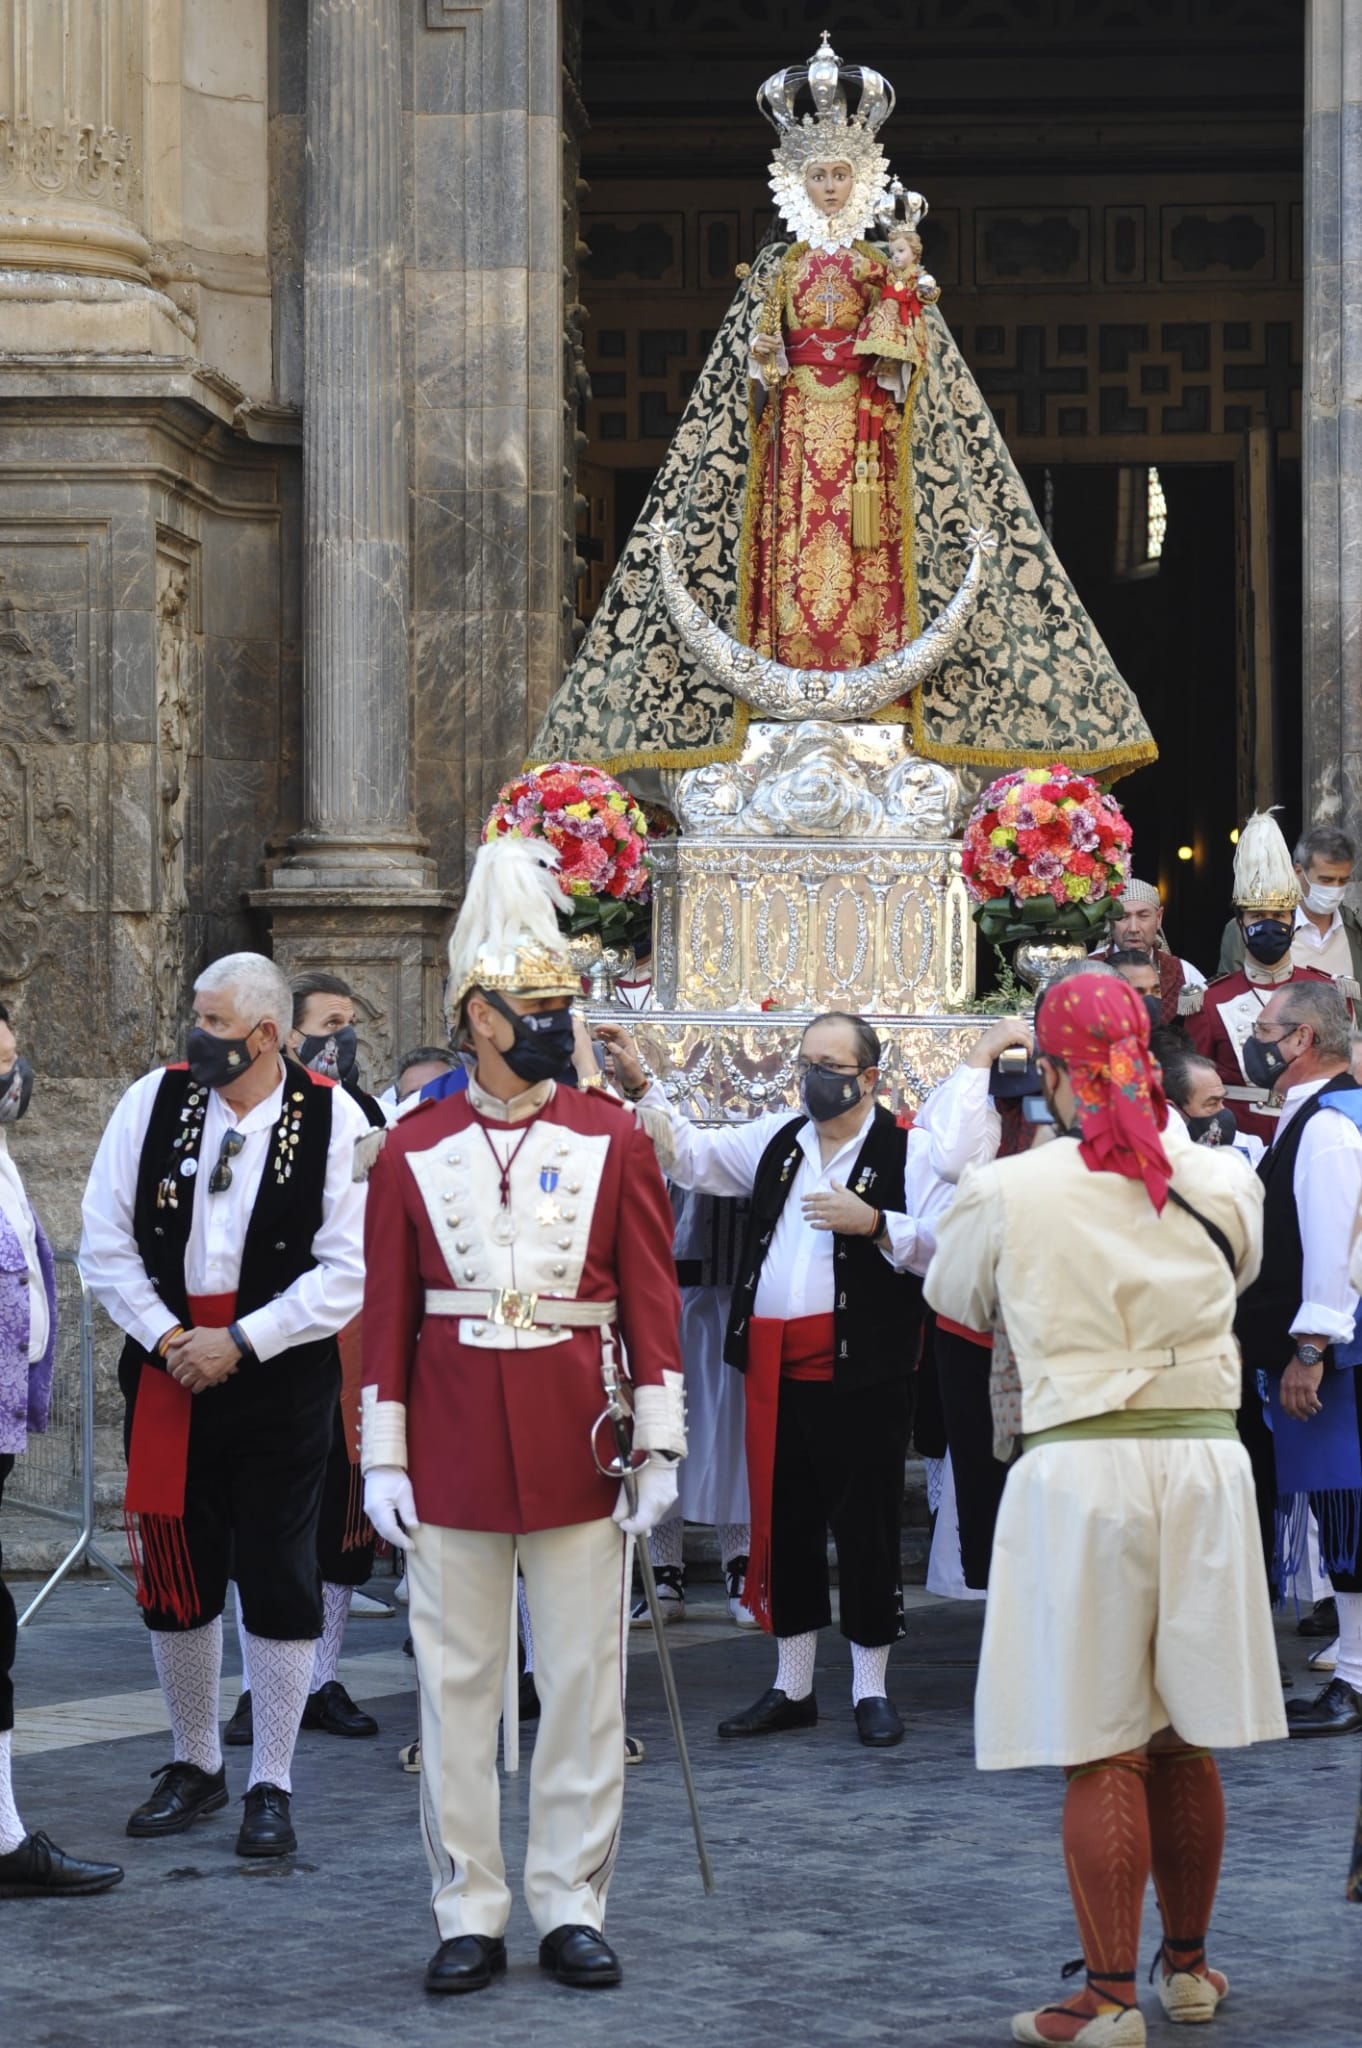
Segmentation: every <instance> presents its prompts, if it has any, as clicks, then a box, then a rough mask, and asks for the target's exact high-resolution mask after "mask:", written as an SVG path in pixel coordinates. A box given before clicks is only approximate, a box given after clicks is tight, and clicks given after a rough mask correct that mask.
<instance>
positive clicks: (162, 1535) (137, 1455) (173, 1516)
mask: <svg viewBox="0 0 1362 2048" xmlns="http://www.w3.org/2000/svg"><path fill="white" fill-rule="evenodd" d="M235 1320H236V1296H235V1294H191V1295H190V1296H189V1321H190V1327H191V1328H193V1329H198V1330H225V1329H226V1328H227V1327H228V1325H229V1324H231V1323H233V1322H235ZM193 1412H194V1396H193V1395H192V1394H191V1393H190V1391H189V1389H188V1387H182V1386H181V1385H180V1382H179V1381H178V1380H173V1379H172V1378H171V1377H170V1374H169V1373H168V1372H167V1371H166V1370H165V1368H164V1367H163V1366H161V1365H153V1364H152V1363H151V1361H150V1360H148V1361H147V1362H146V1363H145V1364H144V1365H143V1367H142V1373H141V1377H140V1379H139V1380H138V1382H137V1403H136V1406H135V1408H134V1410H133V1418H132V1441H131V1442H130V1444H129V1446H128V1481H127V1485H126V1486H125V1488H124V1490H123V1524H124V1527H125V1529H126V1530H127V1536H128V1550H129V1552H130V1553H131V1556H132V1562H133V1570H134V1572H135V1575H136V1578H137V1598H138V1602H139V1604H140V1605H141V1606H143V1607H154V1608H158V1609H159V1610H160V1611H161V1612H162V1613H166V1614H173V1615H174V1616H175V1619H176V1620H177V1621H180V1622H184V1623H186V1624H188V1623H189V1622H191V1621H192V1620H193V1619H194V1616H195V1615H196V1613H197V1612H198V1604H199V1601H198V1588H197V1587H196V1586H195V1584H194V1569H193V1566H192V1564H191V1563H190V1558H189V1547H188V1545H187V1543H186V1541H185V1534H184V1488H185V1474H186V1472H187V1470H188V1466H189V1421H190V1417H191V1415H192V1414H193Z"/></svg>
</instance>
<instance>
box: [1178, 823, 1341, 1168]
mask: <svg viewBox="0 0 1362 2048" xmlns="http://www.w3.org/2000/svg"><path fill="white" fill-rule="evenodd" d="M1299 902H1300V889H1299V886H1298V884H1297V879H1296V874H1295V871H1294V869H1293V867H1292V864H1291V854H1290V852H1289V850H1288V848H1287V844H1286V841H1285V840H1284V839H1283V838H1282V835H1281V830H1280V828H1279V826H1278V824H1277V821H1276V819H1275V818H1274V817H1273V816H1272V814H1271V812H1270V811H1255V812H1254V814H1253V816H1252V817H1251V818H1250V819H1249V821H1248V823H1247V824H1246V825H1245V827H1244V829H1243V831H1242V832H1241V833H1240V835H1239V843H1238V845H1237V846H1236V847H1235V852H1234V905H1235V922H1236V924H1237V925H1238V927H1239V932H1240V936H1241V938H1242V940H1243V945H1244V959H1243V964H1242V966H1240V967H1237V968H1236V969H1235V970H1234V971H1233V973H1230V974H1222V975H1221V976H1220V977H1219V979H1218V980H1216V981H1213V982H1211V984H1210V985H1209V987H1208V988H1207V990H1206V992H1205V996H1204V998H1203V1001H1202V1006H1201V1008H1200V1009H1199V1010H1198V1011H1196V1012H1195V1013H1194V1014H1193V1015H1192V1016H1189V1017H1188V1018H1187V1020H1186V1022H1187V1036H1188V1037H1189V1038H1190V1040H1191V1042H1192V1045H1193V1048H1194V1049H1195V1050H1196V1051H1197V1052H1199V1053H1201V1054H1202V1055H1203V1056H1204V1057H1205V1058H1206V1059H1209V1060H1210V1061H1212V1063H1213V1064H1214V1066H1215V1069H1216V1071H1217V1073H1218V1074H1219V1075H1220V1078H1221V1080H1222V1081H1223V1082H1224V1083H1225V1096H1226V1100H1227V1101H1228V1103H1229V1106H1230V1109H1231V1110H1232V1111H1233V1113H1234V1120H1235V1122H1236V1123H1237V1124H1238V1126H1239V1128H1240V1130H1241V1131H1250V1132H1252V1134H1253V1136H1254V1137H1256V1138H1261V1139H1262V1141H1263V1143H1264V1144H1265V1145H1270V1144H1271V1143H1272V1136H1273V1132H1274V1131H1275V1130H1276V1128H1277V1117H1278V1114H1279V1110H1280V1104H1279V1102H1278V1101H1277V1099H1276V1097H1275V1095H1274V1093H1273V1091H1272V1089H1271V1087H1265V1086H1264V1085H1263V1084H1262V1083H1261V1081H1259V1080H1258V1079H1256V1078H1255V1076H1254V1075H1253V1074H1252V1073H1250V1071H1249V1068H1248V1066H1247V1064H1246V1062H1245V1058H1244V1051H1245V1046H1246V1044H1247V1042H1248V1040H1249V1038H1250V1037H1251V1035H1252V1031H1253V1025H1254V1020H1255V1019H1256V1018H1257V1017H1258V1016H1259V1015H1260V1014H1261V1012H1262V1009H1263V1006H1264V1005H1265V1004H1266V1003H1267V1002H1268V1000H1269V999H1270V997H1271V996H1272V995H1273V993H1274V991H1275V990H1277V989H1279V988H1282V987H1284V986H1286V985H1288V984H1298V983H1303V982H1319V983H1322V984H1325V985H1327V984H1328V981H1329V977H1328V975H1326V974H1320V973H1318V972H1317V971H1316V970H1315V969H1314V968H1312V967H1299V966H1297V965H1295V963H1294V962H1293V960H1292V957H1291V935H1292V930H1293V927H1294V922H1295V915H1296V906H1297V904H1298V903H1299Z"/></svg>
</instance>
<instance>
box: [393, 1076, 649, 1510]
mask: <svg viewBox="0 0 1362 2048" xmlns="http://www.w3.org/2000/svg"><path fill="white" fill-rule="evenodd" d="M487 1134H490V1136H491V1137H492V1138H493V1139H495V1140H496V1141H497V1144H498V1146H499V1148H500V1151H501V1154H502V1157H503V1158H504V1156H505V1153H506V1150H507V1144H508V1140H509V1141H510V1142H511V1143H515V1142H517V1141H518V1140H520V1139H521V1138H522V1136H523V1138H524V1142H523V1144H521V1146H520V1149H519V1151H518V1152H517V1153H516V1156H515V1159H514V1162H513V1164H512V1166H511V1169H510V1180H509V1185H510V1210H511V1214H512V1216H513V1217H514V1220H515V1236H514V1239H513V1241H512V1242H511V1243H509V1244H501V1243H498V1242H496V1240H495V1237H494V1234H493V1232H492V1230H491V1228H490V1225H491V1223H492V1221H493V1219H494V1217H495V1215H496V1213H497V1211H498V1208H499V1206H500V1185H499V1183H500V1174H501V1168H500V1165H499V1163H498V1162H497V1161H496V1160H495V1159H494V1157H493V1150H492V1146H491V1144H490V1143H489V1142H488V1135H487ZM672 1229H673V1225H672V1212H671V1205H670V1203H669V1201H668V1199H667V1192H666V1187H665V1184H664V1182H663V1179H662V1174H661V1172H660V1170H659V1168H658V1164H657V1158H656V1155H655V1153H654V1151H653V1146H652V1142H651V1140H650V1139H649V1137H648V1135H647V1133H646V1132H645V1131H644V1129H643V1128H642V1126H641V1124H639V1122H638V1121H637V1120H636V1119H635V1117H634V1116H632V1115H631V1114H630V1112H629V1111H628V1110H626V1109H625V1108H624V1107H623V1106H622V1105H621V1104H620V1103H618V1102H616V1101H615V1100H614V1099H613V1098H612V1097H610V1096H607V1095H603V1094H602V1093H600V1092H599V1091H595V1090H591V1091H585V1092H582V1091H579V1090H576V1089H570V1088H562V1087H560V1088H556V1089H555V1090H554V1092H553V1094H552V1096H551V1098H550V1100H549V1101H548V1102H547V1103H546V1104H545V1106H544V1108H543V1109H542V1110H541V1111H540V1112H539V1114H538V1116H537V1117H535V1118H533V1119H531V1120H529V1121H527V1122H523V1123H516V1124H503V1123H487V1124H485V1125H484V1124H483V1123H482V1122H481V1120H480V1119H479V1118H478V1116H477V1114H476V1112H475V1111H474V1109H473V1107H472V1105H471V1103H470V1101H469V1098H468V1097H467V1095H464V1094H459V1095H450V1096H446V1097H444V1098H443V1099H442V1100H435V1101H431V1102H427V1103H425V1104H423V1105H422V1106H421V1108H419V1109H417V1110H413V1111H412V1112H411V1114H410V1115H408V1116H405V1117H403V1118H401V1119H400V1121H399V1122H398V1123H396V1124H395V1125H394V1126H393V1128H392V1129H391V1130H390V1131H389V1132H388V1135H387V1140H386V1143H385V1145H384V1148H383V1150H382V1152H381V1153H380V1154H379V1157H378V1160H377V1162H376V1164H375V1166H374V1169H373V1173H372V1175H371V1176H370V1180H369V1197H368V1204H367V1211H366V1217H365V1232H364V1237H365V1263H366V1269H367V1271H366V1279H365V1287H364V1394H363V1403H364V1425H363V1426H364V1433H365V1463H366V1466H367V1465H370V1464H384V1463H396V1464H402V1463H405V1464H406V1467H407V1470H408V1472H409V1473H410V1476H411V1481H412V1487H413V1490H414V1492H415V1495H416V1508H417V1513H418V1514H419V1516H420V1518H421V1520H422V1521H423V1522H431V1523H434V1524H435V1525H436V1526H437V1527H440V1528H446V1529H497V1530H507V1531H511V1532H513V1533H515V1534H520V1533H522V1532H524V1531H527V1530H531V1529H556V1528H563V1527H566V1526H567V1525H568V1524H570V1523H574V1522H586V1521H594V1520H597V1519H599V1518H600V1517H602V1516H605V1515H608V1514H609V1513H610V1512H611V1509H612V1508H613V1507H614V1504H615V1500H616V1497H617V1495H618V1491H619V1488H618V1482H617V1481H615V1480H607V1479H603V1478H602V1477H601V1476H600V1474H599V1473H598V1472H597V1470H596V1467H595V1464H594V1463H593V1461H592V1456H591V1443H590V1438H591V1426H592V1424H593V1422H594V1421H595V1419H596V1417H597V1416H598V1415H599V1414H600V1412H601V1409H602V1407H603V1406H604V1394H603V1391H602V1386H601V1339H602V1332H601V1330H600V1329H575V1330H565V1331H562V1332H561V1333H560V1334H558V1335H556V1336H555V1335H554V1334H553V1332H552V1331H551V1330H550V1329H533V1330H517V1329H508V1328H505V1327H503V1326H499V1325H495V1324H490V1323H486V1322H481V1321H478V1320H475V1319H473V1318H470V1317H462V1318H461V1317H455V1316H449V1315H436V1314H431V1315H427V1314H426V1312H425V1293H426V1290H427V1288H451V1287H455V1288H478V1289H482V1288H488V1287H491V1288H498V1287H506V1288H516V1289H519V1290H525V1291H535V1292H537V1293H539V1294H540V1296H541V1298H542V1297H543V1296H545V1295H548V1296H553V1295H558V1296H560V1297H564V1298H568V1299H576V1300H580V1301H618V1303H619V1320H618V1332H619V1335H620V1336H621V1337H622V1339H623V1344H624V1348H625V1354H626V1357H627V1363H628V1367H629V1373H630V1377H631V1378H632V1380H633V1382H634V1385H635V1388H636V1389H638V1390H653V1391H650V1392H644V1393H643V1394H642V1398H641V1399H640V1400H639V1402H638V1407H639V1414H638V1420H637V1428H636V1439H637V1441H639V1442H640V1443H643V1444H645V1445H646V1446H647V1447H649V1448H652V1449H659V1450H662V1449H668V1450H676V1449H684V1435H683V1433H682V1424H681V1413H682V1411H681V1385H682V1382H681V1351H680V1342H679V1337H678V1327H679V1322H680V1313H681V1298H680V1295H679V1293H678V1291H677V1285H676V1273H675V1267H674V1265H673V1262H672ZM664 1388H665V1389H666V1393H665V1395H664V1393H663V1390H664ZM645 1411H646V1413H645ZM659 1412H668V1413H670V1414H671V1415H672V1416H674V1418H675V1422H674V1428H673V1429H672V1430H671V1432H670V1434H669V1433H668V1430H667V1429H666V1428H662V1429H659V1427H658V1424H657V1418H658V1415H659ZM404 1435H405V1450H404V1449H403V1443H402V1439H403V1436H404ZM604 1436H608V1431H605V1432H603V1437H604ZM610 1450H611V1446H610V1445H609V1444H608V1443H605V1444H604V1445H603V1448H602V1456H603V1457H608V1456H609V1455H610Z"/></svg>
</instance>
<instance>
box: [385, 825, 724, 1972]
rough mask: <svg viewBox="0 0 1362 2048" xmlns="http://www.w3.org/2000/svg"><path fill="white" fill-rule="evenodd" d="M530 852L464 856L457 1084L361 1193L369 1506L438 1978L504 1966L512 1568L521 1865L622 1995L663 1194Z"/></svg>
mask: <svg viewBox="0 0 1362 2048" xmlns="http://www.w3.org/2000/svg"><path fill="white" fill-rule="evenodd" d="M546 856H547V849H545V848H544V847H542V846H540V845H534V844H531V843H530V842H527V841H524V840H520V839H505V840H499V841H494V842H493V843H492V844H491V845H489V846H486V847H484V848H483V849H482V851H481V852H480V853H479V855H478V859H477V863H476V865H475V868H474V872H473V876H472V878H471V880H470V884H469V891H468V895H467V897H466V899H465V903H464V907H463V910H462V912H461V914H460V917H459V922H458V925H457V926H456V928H455V932H454V936H453V939H452V940H451V942H450V981H449V992H450V1003H451V1007H452V1010H453V1013H454V1019H455V1023H456V1028H457V1029H458V1030H459V1031H461V1033H462V1034H463V1036H464V1038H465V1041H466V1042H467V1043H469V1044H471V1046H472V1047H473V1049H474V1050H475V1053H476V1065H475V1067H474V1070H473V1073H472V1074H471V1076H470V1079H469V1086H468V1088H467V1090H466V1092H463V1093H460V1094H457V1095H450V1096H446V1097H445V1098H443V1099H442V1100H438V1099H437V1100H432V1101H428V1102H425V1103H423V1104H422V1105H421V1106H420V1107H419V1108H418V1109H415V1110H413V1111H412V1112H411V1113H410V1115H408V1116H406V1117H404V1118H402V1119H401V1121H400V1122H399V1123H398V1124H396V1125H395V1126H394V1127H393V1128H392V1130H390V1131H389V1133H388V1135H387V1140H386V1143H385V1146H384V1149H383V1151H382V1152H381V1154H380V1155H379V1158H378V1160H377V1163H376V1165H375V1167H374V1170H373V1173H372V1175H371V1178H370V1182H369V1198H368V1210H367V1222H366V1265H367V1279H366V1283H365V1297H364V1327H363V1344H364V1388H363V1459H362V1462H363V1465H364V1471H365V1475H366V1477H365V1507H366V1510H367V1512H368V1514H369V1516H370V1518H371V1520H372V1521H373V1523H374V1526H375V1527H376V1528H377V1529H378V1531H379V1533H380V1534H381V1535H384V1536H386V1537H388V1538H389V1540H390V1541H395V1542H398V1543H400V1544H403V1545H405V1546H407V1549H408V1563H407V1575H408V1583H409V1586H410V1592H411V1630H412V1639H413V1642H414V1645H415V1650H416V1663H417V1672H418V1677H419V1682H420V1692H421V1771H422V1778H423V1781H424V1782H423V1786H422V1794H423V1800H422V1803H423V1808H424V1813H425V1822H426V1825H425V1839H426V1847H427V1854H428V1858H429V1861H430V1866H431V1875H432V1880H433V1887H434V1894H433V1908H434V1914H435V1920H436V1924H437V1926H438V1928H439V1932H440V1936H441V1941H440V1947H439V1949H438V1950H437V1952H436V1954H435V1956H434V1957H433V1958H432V1960H431V1963H430V1965H429V1968H428V1969H427V1972H426V1988H427V1990H430V1991H475V1990H480V1989H482V1988H483V1986H485V1985H486V1984H487V1983H488V1982H489V1981H490V1980H491V1977H492V1976H493V1975H494V1974H496V1973H499V1972H500V1971H502V1970H504V1969H505V1967H506V1948H505V1943H504V1941H503V1939H502V1936H503V1932H504V1929H505V1926H506V1921H507V1918H508V1916H509V1913H510V1906H511V1894H510V1891H509V1889H508V1887H507V1884H506V1876H505V1865H504V1863H503V1860H502V1854H501V1846H500V1840H499V1833H498V1821H497V1781H496V1748H497V1723H498V1720H499V1718H500V1703H501V1690H502V1681H503V1675H504V1670H505V1664H506V1656H507V1647H508V1629H509V1618H510V1613H511V1602H512V1592H513V1588H514V1584H515V1571H516V1561H517V1557H518V1559H519V1564H520V1570H521V1572H522V1573H523V1575H524V1581H525V1587H526V1591H527V1594H528V1598H529V1605H530V1611H531V1615H532V1618H533V1624H534V1635H535V1679H536V1683H537V1686H538V1690H539V1697H540V1702H541V1717H540V1722H539V1730H538V1736H537V1739H536V1744H535V1755H534V1765H533V1769H532V1771H531V1775H530V1829H529V1845H528V1848H527V1851H526V1858H525V1895H526V1900H527V1903H528V1905H529V1908H530V1912H531V1914H532V1916H533V1918H534V1921H535V1925H536V1927H537V1928H538V1930H539V1934H540V1937H541V1939H540V1949H539V1960H540V1963H541V1965H542V1966H543V1967H544V1968H545V1969H546V1970H549V1971H551V1972H552V1973H553V1975H554V1976H556V1977H557V1978H558V1980H559V1981H560V1982H563V1983H568V1984H573V1985H580V1986H584V1987H589V1986H599V1985H610V1984H617V1983H618V1982H619V1981H620V1967H619V1963H618V1961H617V1959H616V1957H615V1955H614V1953H613V1951H612V1950H611V1949H610V1947H609V1946H608V1944H607V1943H606V1941H605V1938H604V1935H603V1934H602V1932H601V1929H602V1924H603V1921H604V1914H605V1899H606V1890H607V1887H608V1885H609V1881H610V1875H611V1871H612V1869H613V1867H614V1861H615V1854H616V1849H617V1846H618V1841H619V1827H620V1813H621V1806H622V1803H623V1789H624V1718H623V1668H622V1654H623V1647H622V1646H623V1633H622V1632H623V1628H624V1619H625V1614H624V1603H625V1598H626V1594H627V1591H628V1577H627V1574H628V1567H629V1550H628V1545H627V1542H626V1536H627V1535H642V1534H645V1533H646V1532H647V1530H648V1529H650V1528H651V1527H653V1526H654V1525H655V1524H656V1523H657V1522H658V1521H660V1520H661V1519H662V1517H663V1515H665V1514H666V1512H667V1510H668V1508H669V1507H670V1506H671V1505H672V1504H673V1503H674V1501H675V1499H676V1491H677V1487H676V1470H675V1465H676V1460H677V1459H678V1458H679V1457H680V1456H682V1455H683V1454H684V1451H685V1418H684V1407H683V1395H682V1363H681V1353H680V1345H679V1341H678V1334H677V1332H678V1322H679V1317H680V1296H679V1294H678V1292H677V1286H676V1276H675V1268H674V1266H673V1263H672V1250H671V1246H672V1214H671V1207H670V1204H669V1202H668V1199H667V1194H666V1190H665V1187H664V1184H663V1180H662V1175H661V1173H660V1171H659V1169H658V1165H657V1160H656V1157H655V1154H654V1151H653V1146H652V1142H651V1140H650V1139H649V1137H648V1136H647V1134H646V1132H645V1130H644V1129H643V1126H642V1125H641V1123H640V1122H639V1121H638V1120H637V1119H636V1118H635V1116H634V1115H633V1113H632V1112H631V1111H629V1110H628V1109H626V1108H625V1107H624V1105H623V1104H621V1103H619V1102H617V1101H616V1100H615V1099H614V1098H613V1097H612V1096H608V1095H606V1094H604V1093H603V1092H602V1091H601V1089H600V1086H599V1077H598V1076H596V1075H595V1074H594V1072H593V1075H592V1077H591V1078H592V1080H594V1081H595V1083H596V1085H595V1086H594V1087H592V1086H589V1085H587V1086H583V1087H581V1088H579V1087H578V1086H577V1085H576V1082H577V1076H576V1072H575V1069H574V1065H573V1020H572V1016H571V1012H570V1008H569V1000H570V998H571V996H572V995H573V994H575V993H576V992H577V990H578V988H579V986H580V984H579V981H578V977H577V976H576V975H575V974H574V973H573V971H572V969H571V967H570V965H569V963H568V960H567V955H566V951H565V949H564V944H563V941H562V939H561V937H560V936H559V931H558V924H557V917H556V910H557V906H558V905H560V904H564V903H565V899H564V898H563V897H562V896H561V893H560V891H559V889H558V887H557V885H556V883H555V882H554V880H553V878H552V876H551V875H550V873H549V872H548V871H547V866H546ZM547 858H548V859H550V860H551V856H547ZM618 1343H622V1346H623V1348H624V1354H625V1359H626V1361H627V1366H628V1370H629V1373H630V1375H631V1377H632V1380H633V1388H634V1395H633V1401H634V1418H635V1429H634V1441H635V1447H636V1449H641V1450H646V1451H647V1452H648V1454H649V1456H648V1462H647V1463H646V1464H645V1465H644V1466H643V1469H642V1471H641V1473H640V1475H639V1481H638V1501H637V1508H636V1512H635V1513H634V1514H632V1515H631V1514H630V1512H629V1508H628V1504H627V1502H626V1501H625V1499H624V1497H623V1491H622V1488H621V1487H620V1484H619V1481H618V1480H616V1479H606V1478H604V1477H602V1475H601V1474H600V1472H599V1471H598V1470H597V1469H596V1465H595V1461H594V1459H593V1457H592V1449H591V1437H592V1427H593V1424H594V1423H595V1421H596V1419H597V1417H598V1416H599V1414H600V1412H601V1409H602V1406H603V1401H604V1396H603V1393H602V1378H601V1367H602V1356H603V1350H604V1348H605V1347H610V1348H612V1349H613V1348H614V1347H615V1346H616V1344H618ZM610 1455H611V1450H610V1447H609V1446H603V1447H602V1456H603V1457H607V1458H608V1457H609V1456H610Z"/></svg>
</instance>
